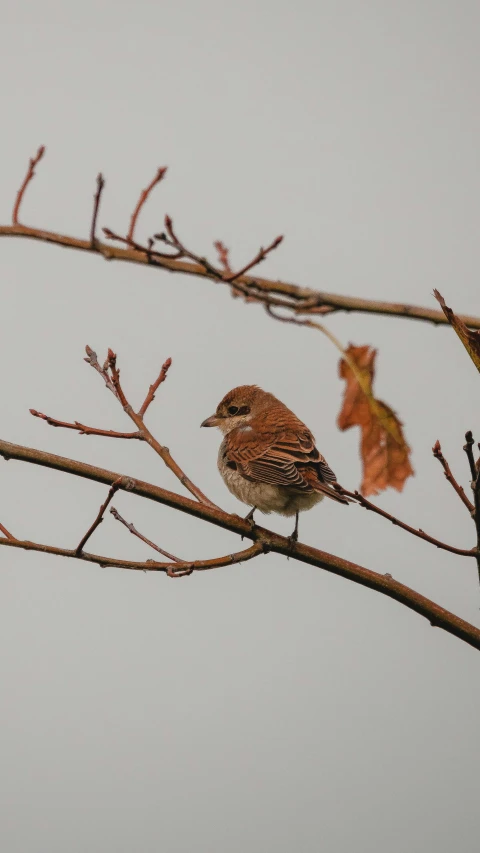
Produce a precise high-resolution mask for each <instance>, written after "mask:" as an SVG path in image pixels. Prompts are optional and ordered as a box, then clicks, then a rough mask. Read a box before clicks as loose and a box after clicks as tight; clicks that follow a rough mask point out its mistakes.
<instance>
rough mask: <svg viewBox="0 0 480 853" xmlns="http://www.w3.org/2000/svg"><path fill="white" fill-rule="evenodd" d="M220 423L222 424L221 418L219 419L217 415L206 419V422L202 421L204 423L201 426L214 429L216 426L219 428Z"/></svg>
mask: <svg viewBox="0 0 480 853" xmlns="http://www.w3.org/2000/svg"><path fill="white" fill-rule="evenodd" d="M219 423H220V418H217V416H216V415H210V417H209V418H205V420H204V421H202V423H201V424H200V426H201V427H204V426H207V427H214V426H218V425H219Z"/></svg>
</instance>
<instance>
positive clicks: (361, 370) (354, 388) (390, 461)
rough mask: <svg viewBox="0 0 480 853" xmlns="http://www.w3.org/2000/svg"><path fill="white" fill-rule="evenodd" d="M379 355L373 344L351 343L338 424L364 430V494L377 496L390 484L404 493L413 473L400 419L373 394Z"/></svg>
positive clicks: (343, 370)
mask: <svg viewBox="0 0 480 853" xmlns="http://www.w3.org/2000/svg"><path fill="white" fill-rule="evenodd" d="M376 355H377V351H376V350H375V349H373V348H372V347H370V346H362V347H356V346H353V344H350V346H349V347H348V349H346V350H345V358H342V359H341V361H340V363H339V373H340V377H341V379H345V382H346V385H345V395H344V398H343V405H342V409H341V412H340V414H339V416H338V419H337V423H338V427H339V429H341V430H346V429H349V428H350V427H353V426H359V427H360V429H361V441H360V455H361V459H362V464H363V482H362V485H361V487H360V488H361V491H362V494H364V495H377V494H378V493H379V492H381V491H383V490H384V489H387V488H388V487H389V486H390V487H391V488H393V489H397V491H399V492H401V491H402V489H403V487H404V485H405V481H406V480H407V478H408V477H411V476H412V475H413V473H414V472H413V468H412V466H411V464H410V459H409V456H410V448H409V446H408V444H407V442H406V441H405V436H404V435H403V429H402V424H401V422H400V421H399V419H398V418H397V416H396V414H395V412H394V411H393V409H391V408H390V407H389V406H387V405H386V403H382V402H381V401H380V400H377V399H376V398H375V397H374V396H373V390H372V385H373V379H374V376H375V357H376Z"/></svg>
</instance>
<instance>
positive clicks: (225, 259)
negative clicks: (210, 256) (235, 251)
mask: <svg viewBox="0 0 480 853" xmlns="http://www.w3.org/2000/svg"><path fill="white" fill-rule="evenodd" d="M213 245H214V246H215V248H216V250H217V252H218V261H219V263H220V266H221V267H222V269H223V271H224V272H225V273H226V274H227V275H229V274H230V273H232V272H233V270H232V268H231V266H230V257H229V249H227V247H226V246H225V244H224V243H222V241H221V240H215V242H214V244H213Z"/></svg>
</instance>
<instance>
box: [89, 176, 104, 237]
mask: <svg viewBox="0 0 480 853" xmlns="http://www.w3.org/2000/svg"><path fill="white" fill-rule="evenodd" d="M104 186H105V179H104V177H103V175H102V173H101V172H99V173H98V175H97V190H96V192H95V195H94V197H93V214H92V224H91V226H90V246H91V247H92V249H94V248H95V243H96V236H95V235H96V230H97V218H98V211H99V208H100V199H101V197H102V192H103V188H104Z"/></svg>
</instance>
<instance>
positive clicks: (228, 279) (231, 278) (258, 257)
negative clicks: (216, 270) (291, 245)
mask: <svg viewBox="0 0 480 853" xmlns="http://www.w3.org/2000/svg"><path fill="white" fill-rule="evenodd" d="M282 241H283V235H282V234H281V235H280V236H279V237H275V240H273V241H272V242H271V243H270V245H269V246H267V248H266V249H263V248H260V249H259V250H258V252H257V254H256V255H255V257H254V258H253V260H251V261H250V262H249V263H248V264H245V266H244V267H242V269H241V270H239V271H238V272H235V273H231V275H227V276H224V281H226V282H228V284H233V282H234V281H236V279H237V278H241V277H242V276H243V275H245V274H246V273H247V272H248V271H249V270H251V269H253V267H256V266H257V264H260V263H261V262H262V261H264V260H265V258H266V257H267V255H268V254H269V253H270V252H273V250H274V249H276V248H277V246H279V245H280V243H281V242H282Z"/></svg>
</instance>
